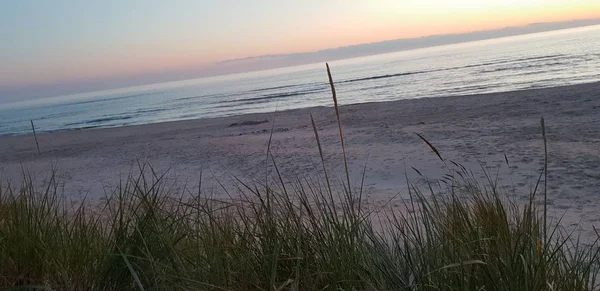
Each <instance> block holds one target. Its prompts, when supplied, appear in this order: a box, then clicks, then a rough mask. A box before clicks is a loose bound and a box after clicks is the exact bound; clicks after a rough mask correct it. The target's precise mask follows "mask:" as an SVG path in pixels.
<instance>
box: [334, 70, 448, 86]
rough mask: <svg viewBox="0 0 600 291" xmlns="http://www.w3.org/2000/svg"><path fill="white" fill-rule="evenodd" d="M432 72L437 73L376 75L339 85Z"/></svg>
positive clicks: (417, 72)
mask: <svg viewBox="0 0 600 291" xmlns="http://www.w3.org/2000/svg"><path fill="white" fill-rule="evenodd" d="M433 71H437V70H431V71H416V72H406V73H398V74H388V75H377V76H371V77H365V78H357V79H350V80H344V81H341V82H339V83H352V82H360V81H369V80H377V79H387V78H395V77H402V76H409V75H416V74H425V73H430V72H433Z"/></svg>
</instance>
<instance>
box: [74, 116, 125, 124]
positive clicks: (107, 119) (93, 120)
mask: <svg viewBox="0 0 600 291" xmlns="http://www.w3.org/2000/svg"><path fill="white" fill-rule="evenodd" d="M132 118H133V116H131V115H125V116H110V117H103V118H97V119H92V120H88V121H82V122H73V123H67V124H65V125H64V126H81V125H84V126H87V125H94V124H100V123H104V122H110V121H117V120H128V119H132Z"/></svg>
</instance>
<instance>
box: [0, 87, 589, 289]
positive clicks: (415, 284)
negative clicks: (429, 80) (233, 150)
mask: <svg viewBox="0 0 600 291" xmlns="http://www.w3.org/2000/svg"><path fill="white" fill-rule="evenodd" d="M331 83H332V91H334V90H335V89H334V87H333V82H331ZM336 103H337V102H336ZM336 115H337V117H338V124H339V127H340V136H341V138H342V139H343V135H342V130H341V128H342V124H341V118H340V117H339V111H338V110H337V106H336ZM313 129H314V131H315V136H316V144H317V149H318V150H319V152H320V153H321V156H323V153H322V148H321V146H320V142H319V139H318V128H317V127H316V126H315V124H314V122H313ZM420 136H421V135H420ZM421 138H423V140H424V141H425V142H426V143H424V149H427V146H429V148H430V149H431V150H433V151H434V152H435V154H437V155H438V157H440V159H442V156H441V155H440V153H439V151H438V150H437V149H436V148H435V147H434V145H432V144H431V143H429V142H427V140H426V139H425V138H424V137H423V136H421ZM342 144H343V143H342ZM317 149H315V150H317ZM342 151H343V152H344V159H345V150H344V149H343V148H342ZM267 160H268V161H271V163H270V166H271V167H274V170H275V172H276V173H278V174H279V168H278V167H277V165H276V163H275V162H274V159H272V157H270V156H267ZM445 162H448V164H447V165H448V166H449V168H451V169H452V170H449V172H448V175H446V178H445V182H444V183H426V184H424V185H422V186H419V187H418V186H416V185H415V184H410V185H409V187H408V190H407V192H408V193H405V194H406V195H408V196H409V197H410V199H408V200H407V202H406V204H405V205H404V207H401V210H399V211H392V208H385V209H383V211H380V212H374V211H373V209H369V208H368V207H366V206H365V205H363V204H364V200H363V197H362V195H363V189H362V187H357V188H352V187H350V185H351V184H350V183H351V181H350V178H349V174H348V168H347V167H346V169H345V171H346V172H345V174H346V177H345V178H346V181H345V182H342V183H340V184H335V183H332V182H331V181H330V179H329V178H328V176H327V175H326V174H325V177H324V178H323V179H311V178H309V177H302V176H297V177H296V178H295V180H294V181H285V182H284V181H283V179H281V178H279V180H278V181H276V182H271V183H266V182H265V183H264V184H248V183H245V182H243V181H242V179H238V180H237V181H238V182H237V183H235V184H233V185H223V189H224V190H227V193H228V194H229V196H230V197H232V198H233V199H220V200H219V199H215V198H214V197H211V195H208V194H205V193H202V192H201V191H200V189H201V188H202V187H200V186H199V189H198V191H195V192H191V191H187V190H185V189H182V190H180V191H174V190H172V189H176V188H170V187H166V186H167V183H166V182H165V180H164V178H163V176H161V175H159V174H157V173H155V171H154V170H153V169H152V168H151V167H150V166H148V165H145V164H142V165H140V168H139V171H138V174H136V175H131V176H129V178H128V179H126V180H125V181H122V183H121V184H119V187H118V189H116V191H115V193H111V195H109V196H108V197H107V198H108V199H107V200H106V201H105V203H103V205H100V206H90V203H86V202H85V201H84V202H82V203H79V204H77V205H76V206H72V205H71V204H70V203H68V200H67V199H65V198H63V197H62V193H61V190H60V189H61V187H60V185H61V181H60V179H58V178H57V177H56V176H55V175H54V174H53V173H54V172H52V173H49V177H47V179H45V182H42V183H39V181H35V179H33V178H31V177H30V176H28V175H27V174H24V175H23V183H22V184H21V185H16V186H15V185H9V184H3V185H1V186H0V286H2V287H6V288H8V289H11V288H14V289H52V290H136V289H137V290H597V289H599V288H598V284H597V282H596V276H597V268H598V261H599V256H598V250H599V248H598V244H597V241H593V242H592V243H591V244H587V243H586V244H584V243H582V242H580V241H579V240H577V239H575V238H572V237H570V236H569V234H568V233H565V232H564V231H562V230H561V228H560V227H559V222H556V224H554V225H546V224H545V223H546V221H547V217H546V215H547V211H546V210H547V206H546V203H545V201H546V194H545V191H543V190H544V189H545V187H540V191H534V192H533V193H525V194H526V195H529V197H530V199H529V202H528V203H524V204H522V205H520V204H517V203H516V202H515V201H513V200H511V199H509V198H508V197H511V196H510V195H509V194H511V193H505V192H502V191H501V190H500V189H502V188H501V187H498V185H497V183H496V182H495V181H493V180H492V179H488V180H485V181H478V180H477V179H476V178H474V177H473V175H472V174H470V171H469V170H468V169H465V168H463V167H462V166H460V165H459V164H456V163H454V162H451V161H445ZM323 163H325V161H324V160H323ZM543 173H545V171H544V172H542V174H543ZM542 176H543V175H540V177H542ZM279 177H281V176H279ZM540 181H541V180H540ZM545 182H546V181H544V183H545ZM549 183H551V181H549ZM361 184H362V183H361ZM538 184H540V183H539V182H538ZM40 185H41V186H40ZM541 188H544V189H541ZM232 189H233V190H232ZM538 192H539V193H538ZM538 194H539V196H538ZM376 213H379V214H376Z"/></svg>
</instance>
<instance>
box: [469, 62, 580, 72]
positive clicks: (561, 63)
mask: <svg viewBox="0 0 600 291" xmlns="http://www.w3.org/2000/svg"><path fill="white" fill-rule="evenodd" d="M566 64H569V63H568V62H554V63H544V64H531V65H526V66H511V67H502V68H495V69H489V70H486V69H483V70H480V71H479V72H478V73H481V74H487V73H496V72H502V71H522V70H528V69H536V68H545V67H552V66H557V65H566Z"/></svg>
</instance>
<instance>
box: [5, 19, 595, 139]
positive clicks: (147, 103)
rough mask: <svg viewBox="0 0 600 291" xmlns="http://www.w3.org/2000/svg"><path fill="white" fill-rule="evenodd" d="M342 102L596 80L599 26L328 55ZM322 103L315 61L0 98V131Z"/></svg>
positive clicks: (323, 82) (321, 74) (324, 92)
mask: <svg viewBox="0 0 600 291" xmlns="http://www.w3.org/2000/svg"><path fill="white" fill-rule="evenodd" d="M330 65H331V67H332V72H333V77H334V80H335V81H336V88H337V90H338V95H339V101H340V103H341V104H352V103H362V102H373V101H388V100H398V99H410V98H422V97H435V96H451V95H463V94H477V93H490V92H502V91H512V90H520V89H528V88H541V87H553V86H562V85H570V84H579V83H589V82H596V81H600V26H592V27H585V28H578V29H570V30H562V31H554V32H546V33H538V34H530V35H523V36H516V37H508V38H500V39H493V40H485V41H477V42H470V43H462V44H455V45H447V46H439V47H432V48H426V49H418V50H411V51H403V52H397V53H393V54H385V55H377V56H371V57H364V58H356V59H350V60H344V61H335V62H332V63H331V64H330ZM319 105H325V106H330V105H331V98H330V94H329V87H328V83H327V74H326V71H325V66H324V64H314V65H305V66H299V67H292V68H284V69H276V70H269V71H261V72H254V73H245V74H237V75H229V76H221V77H213V78H203V79H194V80H185V81H178V82H169V83H160V84H151V85H146V86H139V87H132V88H124V89H118V90H110V91H100V92H91V93H86V94H78V95H71V96H62V97H54V98H46V99H42V100H36V101H34V102H26V103H13V104H0V135H14V134H24V133H29V132H30V130H31V125H30V123H29V120H30V119H33V120H34V122H35V124H36V129H37V130H38V131H55V130H67V129H76V128H89V127H115V126H124V125H132V124H145V123H154V122H162V121H172V120H183V119H196V118H209V117H219V116H231V115H239V114H245V113H255V112H271V111H274V110H275V109H276V108H277V110H285V109H292V108H302V107H311V106H319Z"/></svg>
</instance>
